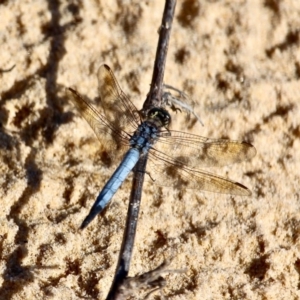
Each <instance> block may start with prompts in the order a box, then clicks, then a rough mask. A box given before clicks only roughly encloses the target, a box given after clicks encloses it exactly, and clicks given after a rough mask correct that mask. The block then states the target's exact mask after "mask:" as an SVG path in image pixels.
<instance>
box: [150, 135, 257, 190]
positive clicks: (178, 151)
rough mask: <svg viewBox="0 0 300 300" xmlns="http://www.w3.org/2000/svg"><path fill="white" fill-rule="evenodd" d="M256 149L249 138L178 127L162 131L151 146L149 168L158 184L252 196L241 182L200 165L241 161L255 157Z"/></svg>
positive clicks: (215, 165)
mask: <svg viewBox="0 0 300 300" xmlns="http://www.w3.org/2000/svg"><path fill="white" fill-rule="evenodd" d="M168 134H169V136H168ZM166 153H168V154H166ZM255 153H256V150H255V148H254V147H253V146H252V145H251V144H248V143H246V142H238V141H230V140H213V139H208V138H204V137H201V136H197V135H192V134H188V133H184V132H179V131H170V132H169V133H168V132H167V131H165V132H161V134H160V138H159V139H158V141H157V143H156V144H155V145H154V147H153V148H152V149H151V150H150V155H149V161H148V166H147V170H148V172H149V173H150V176H151V178H152V179H153V180H155V181H156V182H157V183H158V184H159V185H160V184H161V185H163V186H174V187H180V188H182V187H185V188H188V189H199V190H204V191H210V192H215V193H223V194H232V195H241V196H249V195H251V192H250V191H249V190H248V188H246V187H245V186H243V185H242V184H240V183H238V182H234V181H231V180H229V179H227V178H224V177H221V176H217V175H214V174H212V173H209V172H206V171H203V170H200V169H199V167H201V166H206V167H212V166H214V167H219V166H224V165H228V164H232V163H238V162H241V161H244V160H247V159H250V158H252V157H253V156H254V155H255ZM153 170H155V171H153Z"/></svg>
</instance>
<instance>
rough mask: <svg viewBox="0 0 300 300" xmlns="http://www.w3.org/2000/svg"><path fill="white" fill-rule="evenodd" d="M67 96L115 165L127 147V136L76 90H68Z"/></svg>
mask: <svg viewBox="0 0 300 300" xmlns="http://www.w3.org/2000/svg"><path fill="white" fill-rule="evenodd" d="M67 94H68V95H69V96H70V99H71V100H72V102H73V103H74V104H75V106H76V108H77V109H78V111H79V112H80V114H81V115H82V116H83V117H84V118H85V120H86V121H87V122H88V124H89V125H90V126H91V127H92V129H93V130H94V132H95V134H96V136H97V137H98V139H99V140H100V141H101V148H102V151H103V152H106V154H107V155H109V156H110V155H113V156H114V158H115V161H116V163H117V162H118V161H119V157H121V156H122V155H123V154H124V152H125V150H126V149H128V147H129V143H128V140H129V138H130V136H129V134H127V133H126V132H124V131H122V130H120V129H119V128H115V127H114V126H113V125H112V124H111V123H110V122H109V121H108V120H107V119H106V117H105V116H104V115H102V114H100V113H99V112H98V111H97V110H96V108H95V107H94V106H93V105H92V104H91V103H89V102H88V101H87V100H85V99H84V98H83V97H82V96H81V95H80V94H79V93H78V92H77V91H76V90H74V89H72V88H68V89H67ZM122 149H123V151H122Z"/></svg>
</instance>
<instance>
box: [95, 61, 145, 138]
mask: <svg viewBox="0 0 300 300" xmlns="http://www.w3.org/2000/svg"><path fill="white" fill-rule="evenodd" d="M98 84H99V96H100V98H101V100H100V101H101V107H102V108H103V111H104V114H105V116H106V118H107V119H108V121H109V122H110V123H111V124H113V125H114V126H115V127H116V128H122V129H123V130H125V131H127V132H133V131H135V130H136V128H137V126H138V125H139V124H140V116H139V113H138V110H137V108H136V107H135V106H134V104H133V103H132V102H131V101H130V99H129V98H128V96H126V95H125V93H124V92H123V91H122V89H121V88H120V86H119V84H118V82H117V79H116V78H115V76H114V74H113V72H112V70H111V69H110V67H109V66H107V65H105V64H103V65H101V66H100V68H99V70H98Z"/></svg>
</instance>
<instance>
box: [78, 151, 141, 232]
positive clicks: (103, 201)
mask: <svg viewBox="0 0 300 300" xmlns="http://www.w3.org/2000/svg"><path fill="white" fill-rule="evenodd" d="M139 158H140V151H139V150H138V149H136V148H131V149H129V150H128V151H127V153H126V154H125V156H124V158H123V160H122V162H121V164H120V165H119V166H118V168H117V169H116V171H115V172H114V174H113V175H112V176H111V178H110V179H109V180H108V182H107V183H106V184H105V186H104V188H103V189H102V191H101V192H100V194H99V195H98V197H97V199H96V202H95V203H94V205H93V207H92V209H91V211H90V213H89V215H88V216H87V217H86V218H85V220H84V221H83V223H82V225H81V228H85V227H86V226H87V225H88V224H89V223H90V222H91V221H92V220H93V219H94V217H95V216H96V215H97V214H99V213H100V212H101V211H102V210H103V209H104V208H105V207H106V206H107V204H108V203H109V201H110V200H111V198H112V197H113V195H114V194H115V193H116V191H117V190H118V189H119V187H120V186H121V184H122V183H123V181H124V180H125V179H126V177H127V176H128V174H129V173H130V171H131V170H132V169H133V168H134V166H135V165H136V163H137V162H138V160H139Z"/></svg>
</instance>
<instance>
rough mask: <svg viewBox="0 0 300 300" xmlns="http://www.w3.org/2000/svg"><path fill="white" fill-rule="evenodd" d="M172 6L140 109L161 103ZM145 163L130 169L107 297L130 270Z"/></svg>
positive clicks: (118, 295)
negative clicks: (127, 197)
mask: <svg viewBox="0 0 300 300" xmlns="http://www.w3.org/2000/svg"><path fill="white" fill-rule="evenodd" d="M175 6H176V0H166V3H165V8H164V13H163V18H162V24H161V27H160V30H159V40H158V45H157V50H156V57H155V62H154V69H153V76H152V82H151V87H150V91H149V93H148V95H147V98H146V101H145V103H144V106H143V112H147V111H148V110H149V109H150V108H151V107H160V106H161V102H162V92H163V78H164V70H165V63H166V57H167V50H168V44H169V38H170V32H171V26H172V21H173V16H174V11H175ZM146 164H147V155H142V156H141V158H140V159H139V161H138V163H137V165H136V166H135V168H134V171H133V173H134V175H133V182H132V189H131V194H130V200H129V207H128V213H127V220H126V227H125V231H124V236H123V241H122V246H121V250H120V256H119V260H118V264H117V268H116V273H115V277H114V280H113V283H112V286H111V288H110V291H109V294H108V296H107V298H106V300H120V299H122V298H123V296H122V291H121V290H120V287H121V286H122V285H123V283H124V280H125V279H126V277H127V276H128V272H129V266H130V261H131V256H132V251H133V245H134V238H135V233H136V228H137V222H138V214H139V209H140V203H141V198H142V188H143V182H144V175H145V170H146Z"/></svg>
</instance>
